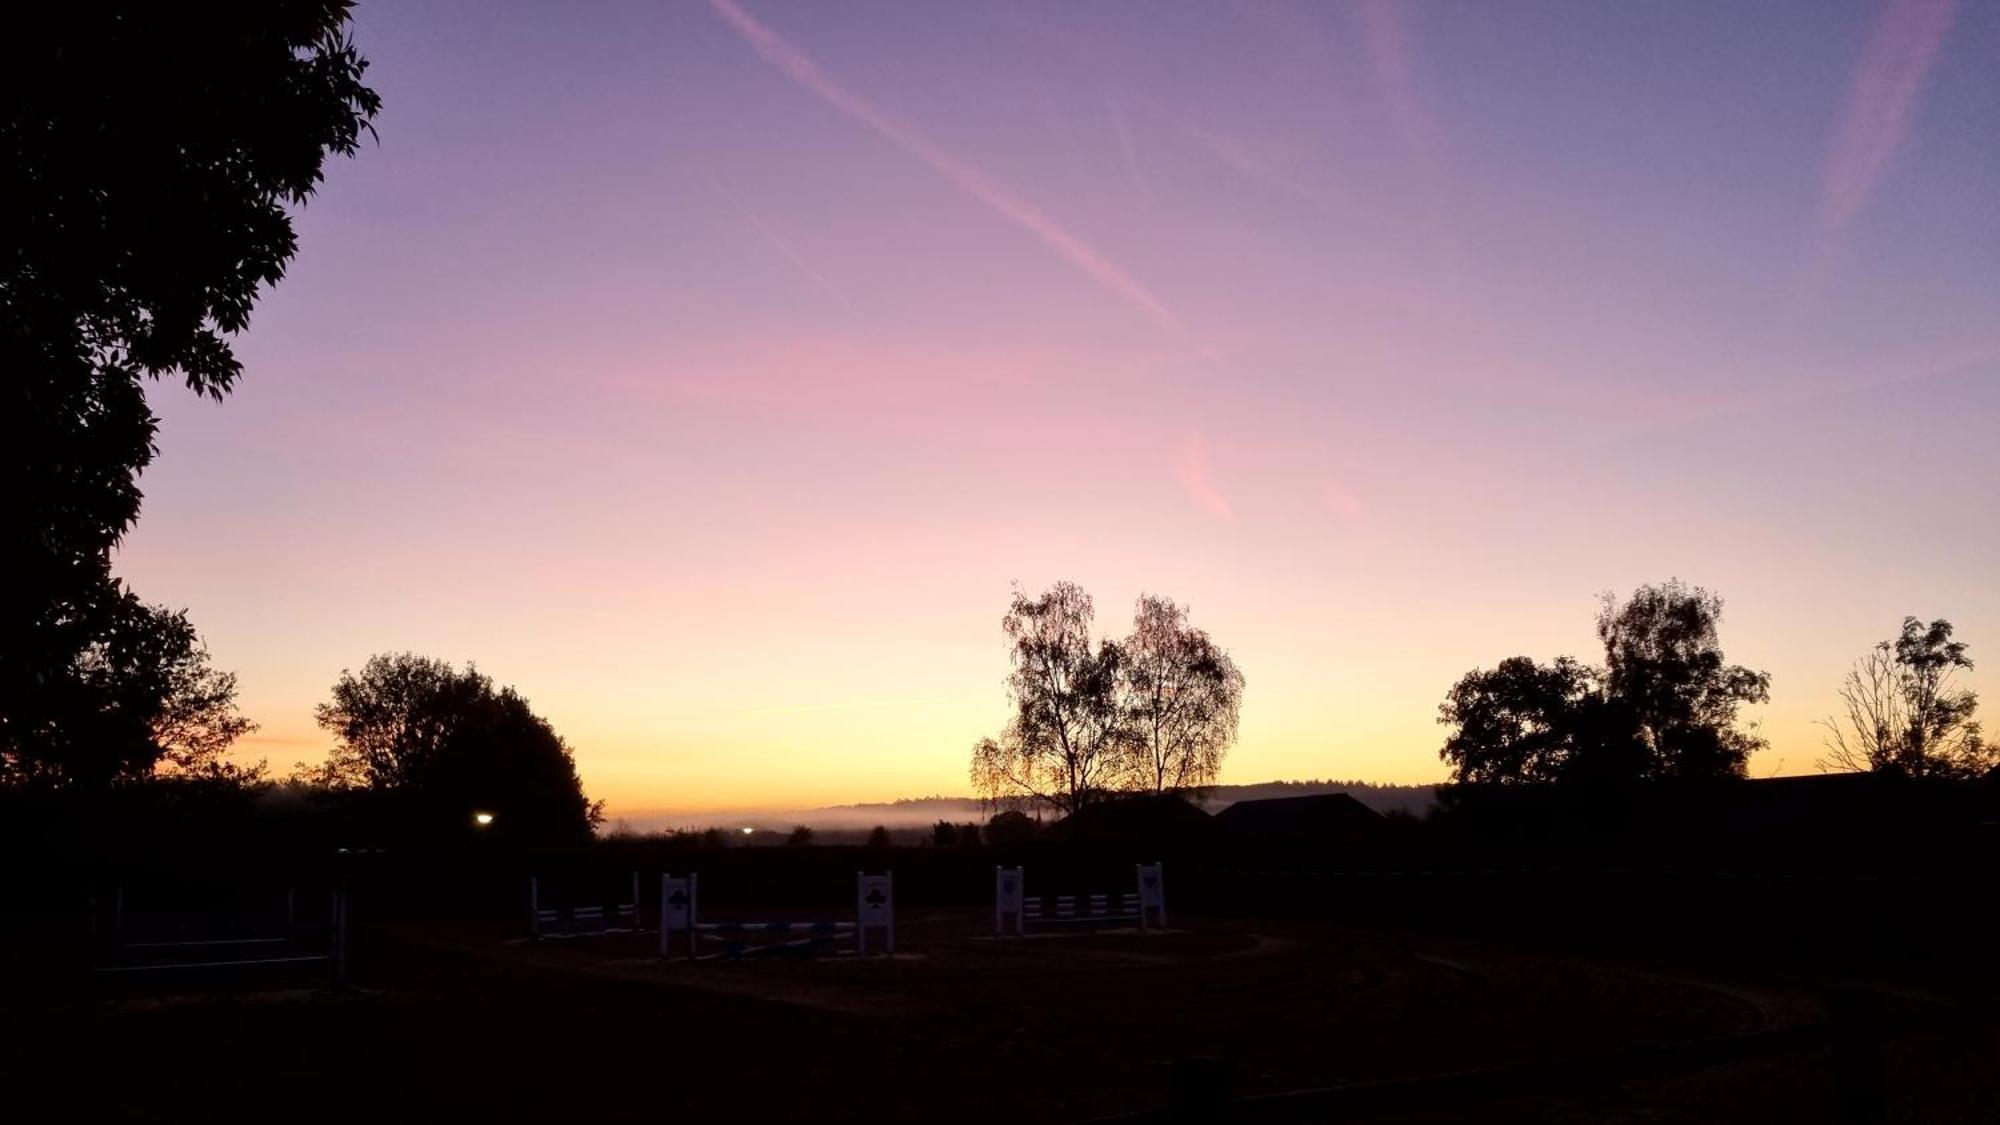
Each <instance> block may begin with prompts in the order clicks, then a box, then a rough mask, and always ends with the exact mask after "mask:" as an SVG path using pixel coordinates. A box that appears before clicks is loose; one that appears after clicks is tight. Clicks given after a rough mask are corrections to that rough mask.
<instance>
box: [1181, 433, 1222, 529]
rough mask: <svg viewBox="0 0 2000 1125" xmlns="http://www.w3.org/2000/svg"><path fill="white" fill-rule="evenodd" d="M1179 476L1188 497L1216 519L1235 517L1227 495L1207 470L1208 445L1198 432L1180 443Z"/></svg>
mask: <svg viewBox="0 0 2000 1125" xmlns="http://www.w3.org/2000/svg"><path fill="white" fill-rule="evenodd" d="M1179 476H1180V482H1181V488H1182V489H1183V490H1184V491H1186V492H1187V495H1188V499H1190V500H1192V501H1194V502H1195V504H1197V505H1198V506H1200V507H1201V508H1203V509H1205V510H1207V511H1208V513H1209V514H1210V515H1213V516H1215V517H1216V518H1217V519H1224V520H1226V519H1233V518H1235V512H1234V511H1233V510H1232V509H1231V508H1230V506H1229V497H1227V496H1225V495H1223V493H1222V489H1221V488H1220V487H1219V486H1218V485H1217V484H1216V483H1215V477H1214V475H1213V474H1212V473H1211V472H1210V471H1209V467H1208V447H1207V445H1206V444H1205V443H1204V442H1203V441H1202V439H1201V435H1200V434H1190V435H1188V439H1187V441H1185V442H1183V443H1182V445H1181V461H1180V469H1179Z"/></svg>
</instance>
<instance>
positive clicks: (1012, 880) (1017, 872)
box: [993, 863, 1167, 936]
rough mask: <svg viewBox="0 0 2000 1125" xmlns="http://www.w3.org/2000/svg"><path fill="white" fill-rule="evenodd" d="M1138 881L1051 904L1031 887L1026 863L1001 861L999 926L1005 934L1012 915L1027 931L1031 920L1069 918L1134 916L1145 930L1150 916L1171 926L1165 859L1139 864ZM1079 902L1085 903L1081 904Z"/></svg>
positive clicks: (996, 902) (996, 904)
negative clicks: (1126, 888)
mask: <svg viewBox="0 0 2000 1125" xmlns="http://www.w3.org/2000/svg"><path fill="white" fill-rule="evenodd" d="M1133 881H1134V884H1135V886H1136V888H1137V889H1135V890H1131V891H1125V892H1121V893H1119V894H1116V895H1113V894H1110V893H1098V894H1087V895H1082V896H1078V895H1056V896H1055V897H1054V900H1053V901H1052V902H1050V903H1048V904H1047V907H1046V909H1045V907H1044V903H1043V900H1042V896H1040V895H1030V894H1027V893H1025V892H1026V890H1027V884H1028V880H1027V875H1026V874H1025V869H1024V868H1020V867H995V868H994V869H993V932H994V933H995V934H1005V933H1006V932H1007V929H1008V925H1007V923H1008V921H1009V920H1010V919H1011V920H1012V922H1013V930H1014V933H1015V935H1016V936H1020V935H1023V934H1026V933H1027V932H1028V927H1029V926H1047V925H1062V924H1067V923H1081V924H1085V925H1090V924H1102V923H1106V922H1131V923H1134V924H1136V925H1137V926H1138V927H1139V928H1140V929H1142V930H1143V929H1145V928H1146V923H1147V921H1148V919H1151V921H1152V923H1153V924H1154V925H1155V926H1158V927H1159V928H1160V929H1163V930H1164V929H1166V928H1167V890H1166V879H1165V876H1164V875H1162V873H1161V869H1160V865H1159V864H1157V863H1142V864H1135V865H1133ZM1079 902H1081V906H1082V908H1081V909H1079V908H1078V906H1079Z"/></svg>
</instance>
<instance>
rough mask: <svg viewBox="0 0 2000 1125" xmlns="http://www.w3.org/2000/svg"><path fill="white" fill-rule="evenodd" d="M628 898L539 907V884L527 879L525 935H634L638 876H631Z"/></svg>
mask: <svg viewBox="0 0 2000 1125" xmlns="http://www.w3.org/2000/svg"><path fill="white" fill-rule="evenodd" d="M630 894H631V897H630V898H629V899H627V900H626V901H624V902H613V903H605V904H604V905H602V906H571V907H568V908H563V907H558V906H543V905H542V881H541V879H540V877H538V876H534V875H530V876H528V932H529V933H530V934H531V935H533V936H534V939H535V940H536V941H541V940H543V939H545V938H566V937H588V936H590V935H592V934H636V933H641V932H643V931H642V930H641V927H640V925H639V873H638V872H637V871H634V872H633V873H632V889H631V891H630Z"/></svg>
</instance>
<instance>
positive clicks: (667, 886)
mask: <svg viewBox="0 0 2000 1125" xmlns="http://www.w3.org/2000/svg"><path fill="white" fill-rule="evenodd" d="M698 882H699V876H696V875H694V874H691V873H690V874H689V875H687V876H686V877H684V878H678V879H677V878H675V877H674V876H673V875H671V874H664V873H663V874H662V875H661V876H660V956H661V957H670V956H672V955H673V951H674V938H673V935H674V931H676V930H683V931H686V933H687V936H688V938H687V941H688V960H690V961H692V960H694V957H695V952H696V951H695V923H696V920H697V919H696V916H695V910H696V904H695V889H696V887H697V886H698ZM676 895H678V896H679V897H680V901H679V902H678V903H677V902H675V901H674V898H675V896H676Z"/></svg>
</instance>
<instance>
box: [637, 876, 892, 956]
mask: <svg viewBox="0 0 2000 1125" xmlns="http://www.w3.org/2000/svg"><path fill="white" fill-rule="evenodd" d="M700 892H701V878H700V876H697V875H681V876H674V875H662V876H660V956H662V957H671V956H672V955H673V935H675V934H686V935H687V959H688V960H690V961H693V960H697V959H701V958H703V957H704V956H706V957H725V958H728V959H730V960H739V959H742V958H745V957H773V956H788V955H791V956H801V955H807V954H811V953H817V952H822V951H825V950H831V949H834V948H836V943H837V942H840V941H842V940H845V939H847V938H852V939H853V940H854V951H855V952H856V953H862V954H865V953H867V952H868V931H870V930H880V931H881V932H882V944H883V951H884V952H886V953H894V952H896V892H895V876H894V874H893V873H890V872H885V873H883V874H881V875H867V874H863V873H861V872H856V873H855V875H854V921H852V922H842V921H835V920H814V921H809V922H704V921H702V920H701V917H700ZM704 938H706V939H708V940H710V941H712V942H715V943H716V944H717V945H718V946H719V949H718V950H717V951H716V952H715V953H711V954H707V955H704V954H702V952H701V948H700V947H701V942H702V939H704ZM757 938H762V939H766V940H763V941H753V940H752V939H757ZM770 939H778V940H770Z"/></svg>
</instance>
